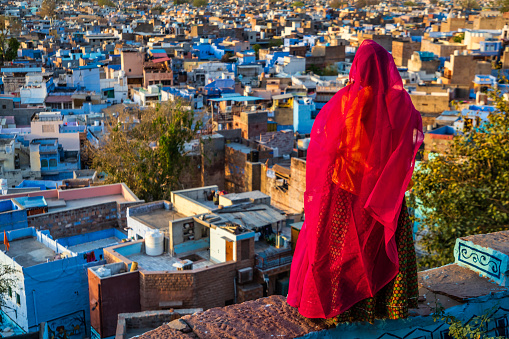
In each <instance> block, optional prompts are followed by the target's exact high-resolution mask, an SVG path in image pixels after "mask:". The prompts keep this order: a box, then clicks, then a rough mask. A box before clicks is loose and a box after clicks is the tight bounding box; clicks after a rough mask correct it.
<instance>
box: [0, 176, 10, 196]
mask: <svg viewBox="0 0 509 339" xmlns="http://www.w3.org/2000/svg"><path fill="white" fill-rule="evenodd" d="M7 188H8V186H7V179H0V190H1V191H2V194H7Z"/></svg>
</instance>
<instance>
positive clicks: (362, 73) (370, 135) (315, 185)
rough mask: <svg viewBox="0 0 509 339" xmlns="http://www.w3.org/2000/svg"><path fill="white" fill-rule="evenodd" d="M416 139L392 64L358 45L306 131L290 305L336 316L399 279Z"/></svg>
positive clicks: (369, 45) (416, 117)
mask: <svg viewBox="0 0 509 339" xmlns="http://www.w3.org/2000/svg"><path fill="white" fill-rule="evenodd" d="M422 140H423V133H422V121H421V116H420V114H419V112H418V111H417V110H416V109H415V108H414V106H413V104H412V102H411V100H410V96H409V95H408V93H407V92H406V91H405V90H404V88H403V83H402V80H401V77H400V75H399V73H398V70H397V68H396V65H395V64H394V61H393V58H392V56H391V55H390V54H389V53H388V52H387V51H386V50H385V49H384V48H383V47H381V46H380V45H378V44H377V43H375V42H373V41H371V40H365V41H364V42H363V43H362V44H361V46H360V47H359V49H358V51H357V53H356V55H355V59H354V62H353V65H352V68H351V71H350V82H349V85H347V86H346V87H345V88H343V89H341V90H340V91H339V92H338V93H337V94H336V95H335V96H334V97H333V98H332V99H331V100H330V101H329V102H328V103H327V104H326V105H325V106H324V108H323V109H322V110H321V112H320V113H319V114H318V116H317V118H316V120H315V122H314V124H313V129H312V131H311V142H310V144H309V148H308V153H307V163H306V193H305V195H304V211H305V222H304V225H303V227H302V230H301V232H300V235H299V239H298V242H297V247H296V249H295V253H294V257H293V263H292V268H291V275H290V289H289V293H288V297H287V301H288V303H289V304H290V305H292V306H294V307H298V308H299V312H300V313H301V314H302V315H303V316H305V317H308V318H332V317H335V316H337V315H338V314H340V313H343V312H344V311H346V310H348V309H349V308H350V307H352V306H353V305H354V304H356V303H357V302H359V301H361V300H363V299H366V298H369V297H373V296H374V295H375V294H376V293H377V292H378V291H379V290H380V289H382V288H383V287H384V286H385V285H387V284H388V283H389V282H390V281H391V280H392V279H393V278H394V277H395V276H396V274H397V273H398V269H399V263H398V252H397V248H396V241H395V233H396V228H397V223H398V217H399V214H400V210H401V206H402V202H403V199H404V194H405V191H406V188H407V186H408V184H409V182H410V179H411V176H412V173H413V169H414V163H415V155H416V153H417V151H418V149H419V146H420V145H421V143H422ZM339 190H342V191H346V192H348V193H349V194H338V191H339ZM338 197H343V198H338Z"/></svg>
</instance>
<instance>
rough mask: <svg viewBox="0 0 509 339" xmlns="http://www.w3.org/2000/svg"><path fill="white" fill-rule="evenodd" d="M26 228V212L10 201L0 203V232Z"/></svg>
mask: <svg viewBox="0 0 509 339" xmlns="http://www.w3.org/2000/svg"><path fill="white" fill-rule="evenodd" d="M26 227H28V221H27V212H26V210H24V209H19V207H18V206H16V205H15V204H14V203H13V202H12V201H11V200H10V199H9V200H2V201H0V232H3V231H11V230H15V229H19V228H26Z"/></svg>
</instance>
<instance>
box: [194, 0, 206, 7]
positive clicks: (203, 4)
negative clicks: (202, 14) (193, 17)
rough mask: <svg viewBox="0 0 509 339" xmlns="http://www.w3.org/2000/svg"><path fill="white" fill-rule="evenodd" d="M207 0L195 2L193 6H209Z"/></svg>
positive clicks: (195, 0) (196, 0)
mask: <svg viewBox="0 0 509 339" xmlns="http://www.w3.org/2000/svg"><path fill="white" fill-rule="evenodd" d="M208 3H209V2H208V1H207V0H193V6H194V7H205V6H207V5H208Z"/></svg>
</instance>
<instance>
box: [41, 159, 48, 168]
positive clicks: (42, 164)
mask: <svg viewBox="0 0 509 339" xmlns="http://www.w3.org/2000/svg"><path fill="white" fill-rule="evenodd" d="M47 167H48V160H46V159H41V168H47Z"/></svg>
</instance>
